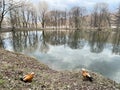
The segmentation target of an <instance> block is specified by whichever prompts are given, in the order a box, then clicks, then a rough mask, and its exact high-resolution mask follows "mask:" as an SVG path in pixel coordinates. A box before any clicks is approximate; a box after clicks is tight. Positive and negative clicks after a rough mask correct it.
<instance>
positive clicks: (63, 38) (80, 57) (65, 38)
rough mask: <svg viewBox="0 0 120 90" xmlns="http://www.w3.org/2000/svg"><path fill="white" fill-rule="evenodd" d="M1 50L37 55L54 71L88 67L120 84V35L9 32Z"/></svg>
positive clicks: (3, 37)
mask: <svg viewBox="0 0 120 90" xmlns="http://www.w3.org/2000/svg"><path fill="white" fill-rule="evenodd" d="M1 39H2V40H1V47H3V48H5V49H6V50H10V51H14V52H20V53H24V54H27V55H29V56H34V57H36V58H37V59H38V60H40V61H41V62H43V63H45V64H47V65H48V66H49V67H51V68H52V69H55V70H76V69H81V68H87V69H89V70H91V71H94V72H97V73H100V74H102V75H104V76H106V77H108V78H110V79H112V80H115V81H117V82H120V78H119V77H120V33H115V32H112V33H109V32H101V31H99V32H98V31H92V32H86V31H44V32H43V31H29V32H6V33H2V35H1Z"/></svg>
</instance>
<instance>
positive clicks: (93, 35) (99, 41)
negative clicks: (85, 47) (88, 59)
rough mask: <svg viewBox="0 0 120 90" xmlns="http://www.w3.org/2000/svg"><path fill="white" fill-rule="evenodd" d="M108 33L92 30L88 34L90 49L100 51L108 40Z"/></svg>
mask: <svg viewBox="0 0 120 90" xmlns="http://www.w3.org/2000/svg"><path fill="white" fill-rule="evenodd" d="M109 35H110V33H109V32H102V31H93V32H90V35H89V45H90V51H91V52H95V53H100V52H102V51H103V49H104V46H105V44H106V42H107V40H108V37H109Z"/></svg>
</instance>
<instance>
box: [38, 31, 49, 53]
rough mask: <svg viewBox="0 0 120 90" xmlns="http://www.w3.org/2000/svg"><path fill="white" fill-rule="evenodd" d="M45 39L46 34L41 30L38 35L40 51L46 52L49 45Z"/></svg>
mask: <svg viewBox="0 0 120 90" xmlns="http://www.w3.org/2000/svg"><path fill="white" fill-rule="evenodd" d="M46 40H47V36H46V35H45V31H42V35H41V37H40V41H41V45H40V51H41V52H44V53H47V52H48V50H49V46H48V43H47V42H46Z"/></svg>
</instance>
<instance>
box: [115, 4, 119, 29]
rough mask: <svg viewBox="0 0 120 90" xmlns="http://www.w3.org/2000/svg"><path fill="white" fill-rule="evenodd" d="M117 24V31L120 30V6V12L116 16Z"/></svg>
mask: <svg viewBox="0 0 120 90" xmlns="http://www.w3.org/2000/svg"><path fill="white" fill-rule="evenodd" d="M115 24H116V27H117V30H118V29H119V28H120V5H119V7H118V11H117V13H116V15H115Z"/></svg>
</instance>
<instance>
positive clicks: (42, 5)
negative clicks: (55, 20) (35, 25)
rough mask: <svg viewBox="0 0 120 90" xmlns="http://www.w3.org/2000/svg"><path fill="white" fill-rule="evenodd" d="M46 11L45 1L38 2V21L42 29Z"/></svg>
mask: <svg viewBox="0 0 120 90" xmlns="http://www.w3.org/2000/svg"><path fill="white" fill-rule="evenodd" d="M47 10H48V4H47V2H45V1H40V3H39V21H40V22H41V24H42V28H44V27H45V20H46V19H45V14H46V13H47Z"/></svg>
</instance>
